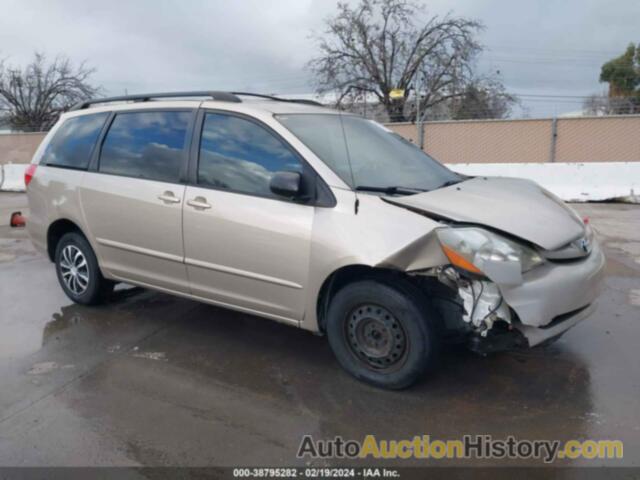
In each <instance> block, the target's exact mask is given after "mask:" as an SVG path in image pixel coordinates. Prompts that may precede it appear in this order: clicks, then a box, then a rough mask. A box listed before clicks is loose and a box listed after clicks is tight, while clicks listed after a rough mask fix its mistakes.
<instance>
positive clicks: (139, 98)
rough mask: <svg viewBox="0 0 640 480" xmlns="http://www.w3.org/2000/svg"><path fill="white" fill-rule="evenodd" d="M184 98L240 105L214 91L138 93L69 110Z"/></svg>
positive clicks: (81, 105) (91, 102) (225, 95)
mask: <svg viewBox="0 0 640 480" xmlns="http://www.w3.org/2000/svg"><path fill="white" fill-rule="evenodd" d="M184 97H211V98H213V99H214V100H218V101H220V102H233V103H240V102H242V100H240V99H239V98H238V97H237V96H235V95H234V94H232V93H229V92H216V91H196V92H162V93H140V94H136V95H122V96H118V97H106V98H96V99H92V100H85V101H83V102H80V103H77V104H76V105H74V106H73V107H71V110H72V111H73V110H82V109H85V108H89V107H90V106H91V105H95V104H96V103H111V102H148V101H149V100H151V99H153V98H184Z"/></svg>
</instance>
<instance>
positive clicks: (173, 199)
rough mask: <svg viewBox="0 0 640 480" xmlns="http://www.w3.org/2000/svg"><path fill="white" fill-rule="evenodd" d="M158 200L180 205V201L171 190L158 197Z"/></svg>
mask: <svg viewBox="0 0 640 480" xmlns="http://www.w3.org/2000/svg"><path fill="white" fill-rule="evenodd" d="M158 200H162V201H163V202H164V203H180V199H179V198H178V197H176V196H175V195H174V194H173V192H170V191H169V190H167V191H166V192H164V193H163V194H162V195H158Z"/></svg>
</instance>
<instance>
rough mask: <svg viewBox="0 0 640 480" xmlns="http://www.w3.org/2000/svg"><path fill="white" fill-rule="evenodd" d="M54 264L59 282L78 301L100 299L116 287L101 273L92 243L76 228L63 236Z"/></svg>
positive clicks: (96, 301)
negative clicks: (76, 230)
mask: <svg viewBox="0 0 640 480" xmlns="http://www.w3.org/2000/svg"><path fill="white" fill-rule="evenodd" d="M55 264H56V273H57V275H58V281H59V282H60V286H61V287H62V289H63V290H64V293H66V294H67V296H68V297H69V298H70V299H71V300H73V301H74V302H76V303H81V304H84V305H94V304H97V303H100V302H102V301H103V300H104V299H105V298H106V297H107V296H108V294H109V293H110V292H111V291H112V290H113V285H114V283H113V282H111V281H110V280H107V279H106V278H104V277H103V276H102V273H101V272H100V268H99V267H98V260H97V259H96V256H95V254H94V253H93V249H92V248H91V245H89V242H88V241H87V239H86V238H85V237H84V236H82V235H81V234H79V233H77V232H70V233H66V234H65V235H63V236H62V238H61V239H60V241H59V242H58V245H57V246H56V253H55Z"/></svg>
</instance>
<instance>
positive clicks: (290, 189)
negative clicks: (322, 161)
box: [269, 172, 302, 198]
mask: <svg viewBox="0 0 640 480" xmlns="http://www.w3.org/2000/svg"><path fill="white" fill-rule="evenodd" d="M301 183H302V176H301V175H300V174H299V173H298V172H276V173H274V174H273V177H271V182H270V183H269V188H270V189H271V191H272V192H273V193H275V194H276V195H281V196H283V197H288V198H293V197H298V196H299V195H300V191H301Z"/></svg>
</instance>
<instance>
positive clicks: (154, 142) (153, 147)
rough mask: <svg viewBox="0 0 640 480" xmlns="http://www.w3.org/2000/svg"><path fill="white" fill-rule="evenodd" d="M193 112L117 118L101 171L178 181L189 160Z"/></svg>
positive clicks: (108, 135) (108, 138)
mask: <svg viewBox="0 0 640 480" xmlns="http://www.w3.org/2000/svg"><path fill="white" fill-rule="evenodd" d="M190 118H191V113H190V112H181V111H167V112H128V113H118V114H117V115H116V117H115V118H114V119H113V123H112V124H111V127H110V128H109V132H108V133H107V136H106V138H105V140H104V143H103V145H102V152H101V155H100V166H99V171H101V172H104V173H112V174H116V175H125V176H128V177H137V178H145V179H149V180H158V181H163V182H177V181H178V180H179V178H180V169H181V167H182V163H183V161H184V159H185V150H186V145H187V132H188V129H189V120H190Z"/></svg>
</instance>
